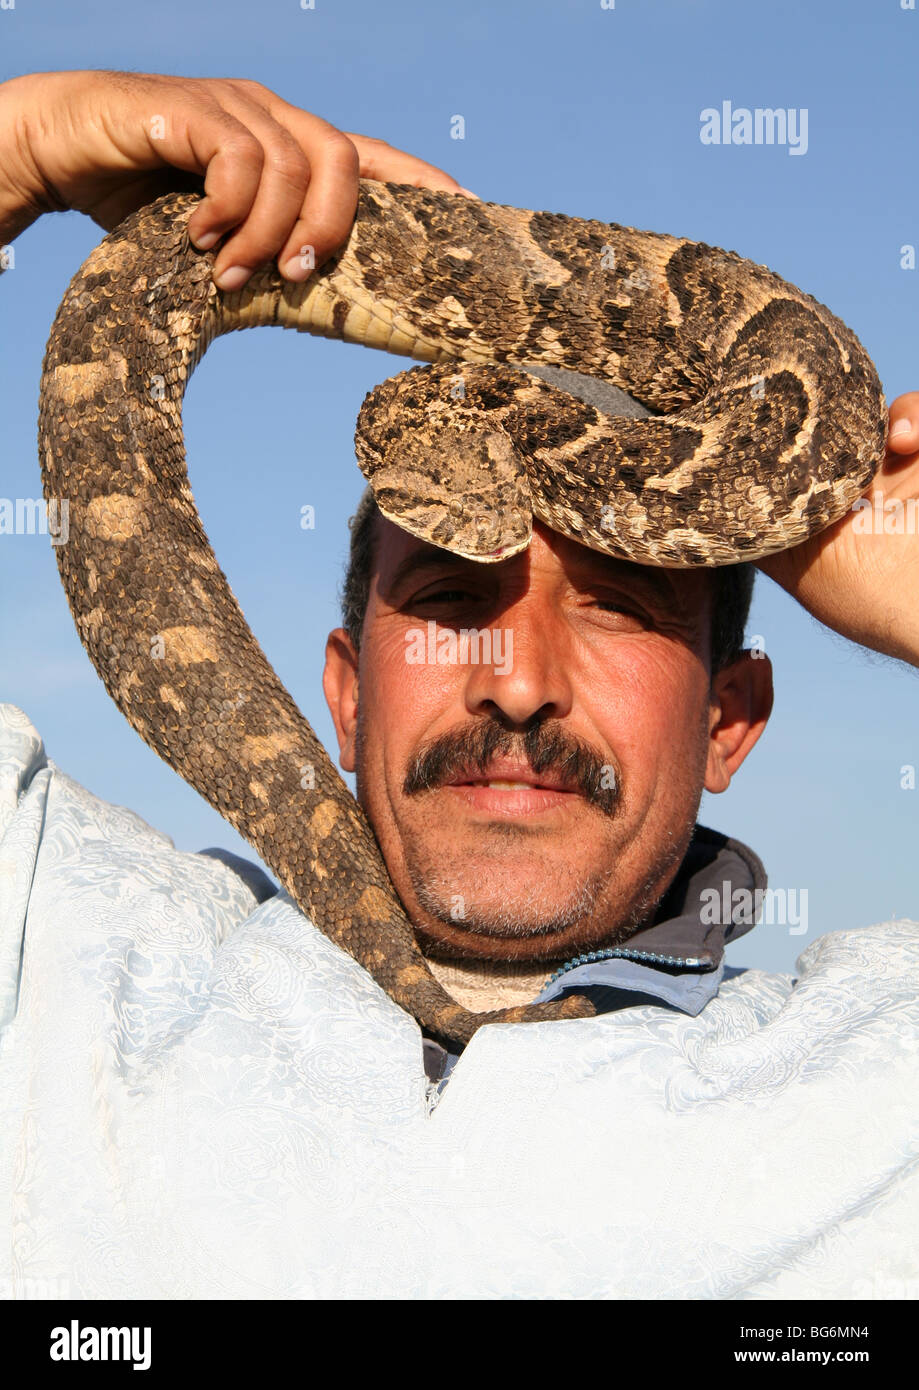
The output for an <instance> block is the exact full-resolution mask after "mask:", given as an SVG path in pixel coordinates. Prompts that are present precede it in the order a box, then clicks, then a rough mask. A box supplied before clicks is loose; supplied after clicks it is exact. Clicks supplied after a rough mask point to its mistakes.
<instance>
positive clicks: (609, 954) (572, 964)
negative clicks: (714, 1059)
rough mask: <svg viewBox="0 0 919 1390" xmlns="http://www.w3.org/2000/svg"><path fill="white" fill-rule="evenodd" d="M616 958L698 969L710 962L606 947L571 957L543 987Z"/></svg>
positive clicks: (696, 958)
mask: <svg viewBox="0 0 919 1390" xmlns="http://www.w3.org/2000/svg"><path fill="white" fill-rule="evenodd" d="M613 957H618V958H619V959H622V960H635V961H639V962H641V961H646V962H647V961H649V962H651V963H652V964H654V965H686V966H691V967H692V966H694V967H695V968H696V969H698V968H699V967H700V966H703V965H710V964H711V961H709V960H703V959H702V957H701V956H664V955H660V954H659V953H658V952H657V951H638V950H635V949H634V948H633V949H629V947H628V946H608V947H606V949H605V950H602V951H586V952H585V953H584V954H583V955H580V956H572V958H571V960H566V961H565V964H564V965H560V966H559V968H558V969H557V970H556V972H555V974H554V975H550V976H549V979H548V980H547V981H546V983H545V985H544V986H543V988H544V989H548V987H549V985H551V984H554V983H555V981H556V980H557V979H558V978H559V976H560V975H564V974H566V973H567V972H568V971H569V970H576V969H577V967H578V966H579V965H590V964H592V963H593V962H594V961H597V960H611V959H612V958H613Z"/></svg>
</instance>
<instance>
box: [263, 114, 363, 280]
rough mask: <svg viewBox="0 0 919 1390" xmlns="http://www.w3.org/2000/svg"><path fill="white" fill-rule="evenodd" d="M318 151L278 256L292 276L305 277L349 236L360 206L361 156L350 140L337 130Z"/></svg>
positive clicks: (292, 277) (283, 269)
mask: <svg viewBox="0 0 919 1390" xmlns="http://www.w3.org/2000/svg"><path fill="white" fill-rule="evenodd" d="M334 137H335V138H334V139H329V140H327V141H325V142H324V143H323V144H322V145H320V146H319V148H318V149H317V150H316V151H315V153H314V156H313V159H312V175H311V178H310V183H309V188H308V189H307V192H306V197H305V199H304V200H303V205H302V208H301V210H300V216H299V217H298V219H297V222H296V225H295V226H294V228H293V231H292V232H291V234H290V236H289V237H288V239H287V242H286V244H285V245H284V247H283V249H282V251H281V254H280V255H279V256H278V266H279V268H280V270H281V273H282V274H283V275H286V276H287V277H288V279H290V280H305V279H307V277H308V276H309V274H310V271H311V270H312V269H313V268H314V267H315V266H319V265H322V263H323V261H325V260H326V259H327V258H328V257H329V256H331V255H332V254H333V253H334V252H335V251H337V250H338V248H339V246H341V245H342V243H343V242H344V241H345V240H346V239H347V236H348V233H349V232H350V230H351V225H352V223H353V222H354V214H355V212H356V210H357V191H358V188H357V182H358V156H357V150H356V149H355V148H354V146H353V145H352V143H351V141H350V140H348V139H347V138H345V137H344V136H341V135H340V134H339V132H338V131H335V132H334Z"/></svg>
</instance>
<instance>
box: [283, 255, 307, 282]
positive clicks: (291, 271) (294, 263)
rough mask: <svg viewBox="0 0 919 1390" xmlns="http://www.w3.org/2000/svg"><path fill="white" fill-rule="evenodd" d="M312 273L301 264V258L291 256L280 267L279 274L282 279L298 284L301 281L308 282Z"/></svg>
mask: <svg viewBox="0 0 919 1390" xmlns="http://www.w3.org/2000/svg"><path fill="white" fill-rule="evenodd" d="M312 273H313V272H312V270H311V269H310V267H309V266H308V265H304V264H303V257H302V256H291V258H290V260H289V261H285V262H284V264H283V265H282V266H281V274H282V275H283V276H284V278H285V279H286V280H295V281H296V282H297V283H298V284H299V283H300V282H301V281H303V280H308V279H309V277H310V276H311V275H312Z"/></svg>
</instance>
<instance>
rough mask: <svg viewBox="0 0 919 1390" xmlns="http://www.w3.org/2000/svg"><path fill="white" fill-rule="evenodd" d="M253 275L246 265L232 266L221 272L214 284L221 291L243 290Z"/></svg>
mask: <svg viewBox="0 0 919 1390" xmlns="http://www.w3.org/2000/svg"><path fill="white" fill-rule="evenodd" d="M251 274H252V271H251V270H250V269H249V267H248V266H246V265H230V266H227V268H226V270H222V271H221V272H220V274H219V275H218V276H217V279H216V280H215V282H214V283H215V284H216V286H217V288H218V289H219V290H241V289H242V287H243V285H244V284H245V283H246V281H247V280H248V279H249V277H250V276H251Z"/></svg>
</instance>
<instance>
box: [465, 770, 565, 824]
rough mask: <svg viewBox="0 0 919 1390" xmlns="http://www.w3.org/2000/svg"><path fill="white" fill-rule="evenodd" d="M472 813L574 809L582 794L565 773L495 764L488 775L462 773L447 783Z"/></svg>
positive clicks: (527, 813)
mask: <svg viewBox="0 0 919 1390" xmlns="http://www.w3.org/2000/svg"><path fill="white" fill-rule="evenodd" d="M443 785H444V786H445V787H446V788H447V789H448V790H449V791H450V792H452V793H453V794H454V795H455V796H456V797H457V798H458V799H459V800H461V801H462V802H463V803H464V804H465V805H466V806H467V807H468V808H469V809H470V810H474V811H484V812H486V813H488V814H489V815H492V816H495V815H496V816H507V817H510V818H517V817H520V816H532V815H540V814H542V813H544V812H546V811H551V810H555V809H557V808H559V807H562V806H570V805H571V804H572V803H573V802H574V801H575V800H576V799H579V796H580V793H579V791H578V788H577V787H575V786H574V785H573V784H572V783H571V782H570V781H569V780H568V779H566V778H565V777H564V776H563V775H562V774H561V773H559V772H555V771H552V770H550V769H548V768H546V769H545V770H544V771H543V772H534V771H533V770H532V768H530V767H528V766H527V765H525V764H520V763H516V764H512V763H495V764H493V765H492V766H491V767H490V768H489V769H488V770H487V771H486V772H479V771H478V770H477V769H475V770H469V771H464V772H459V773H457V774H455V775H454V776H453V777H451V778H450V779H449V780H448V781H446V782H445V783H444V784H443Z"/></svg>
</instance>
